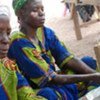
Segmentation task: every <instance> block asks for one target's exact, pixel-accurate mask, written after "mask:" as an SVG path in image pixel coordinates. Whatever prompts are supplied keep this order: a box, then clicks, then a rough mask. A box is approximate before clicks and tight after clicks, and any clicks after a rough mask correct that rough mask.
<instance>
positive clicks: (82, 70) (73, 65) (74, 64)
mask: <svg viewBox="0 0 100 100" xmlns="http://www.w3.org/2000/svg"><path fill="white" fill-rule="evenodd" d="M64 67H65V68H68V69H71V70H73V71H75V72H76V73H79V74H89V73H95V72H96V71H95V70H93V69H91V68H90V67H89V66H87V65H86V64H85V63H84V62H82V61H81V60H79V59H77V58H73V59H72V60H70V61H69V62H68V63H66V64H65V65H64Z"/></svg>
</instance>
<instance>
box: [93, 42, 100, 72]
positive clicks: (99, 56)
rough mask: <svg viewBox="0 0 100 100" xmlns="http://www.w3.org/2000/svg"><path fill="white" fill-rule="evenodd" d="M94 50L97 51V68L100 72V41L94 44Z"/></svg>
mask: <svg viewBox="0 0 100 100" xmlns="http://www.w3.org/2000/svg"><path fill="white" fill-rule="evenodd" d="M94 51H95V55H96V59H97V63H98V68H97V70H98V71H99V72H100V43H99V44H96V45H95V46H94Z"/></svg>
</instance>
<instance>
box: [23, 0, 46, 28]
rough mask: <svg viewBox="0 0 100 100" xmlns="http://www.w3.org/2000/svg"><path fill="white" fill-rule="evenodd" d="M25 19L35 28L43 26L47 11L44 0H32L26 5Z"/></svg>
mask: <svg viewBox="0 0 100 100" xmlns="http://www.w3.org/2000/svg"><path fill="white" fill-rule="evenodd" d="M26 9H27V10H26V11H25V12H23V13H25V16H24V18H25V19H24V21H25V22H26V23H27V24H28V25H30V26H31V27H33V28H38V27H41V26H43V24H44V22H45V13H44V7H43V4H42V0H32V1H31V2H30V3H28V4H27V6H26Z"/></svg>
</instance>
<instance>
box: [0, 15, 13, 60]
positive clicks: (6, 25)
mask: <svg viewBox="0 0 100 100" xmlns="http://www.w3.org/2000/svg"><path fill="white" fill-rule="evenodd" d="M10 31H11V27H10V22H9V18H8V17H7V16H5V15H0V59H2V58H5V57H7V53H8V49H9V34H10Z"/></svg>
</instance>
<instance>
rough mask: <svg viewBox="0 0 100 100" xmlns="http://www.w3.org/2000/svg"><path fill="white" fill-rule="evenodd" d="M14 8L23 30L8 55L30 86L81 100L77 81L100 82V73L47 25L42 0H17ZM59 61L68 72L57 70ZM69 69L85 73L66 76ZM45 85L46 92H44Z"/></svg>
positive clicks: (50, 99) (64, 99)
mask: <svg viewBox="0 0 100 100" xmlns="http://www.w3.org/2000/svg"><path fill="white" fill-rule="evenodd" d="M13 7H14V10H15V13H16V15H17V16H18V18H19V22H20V27H21V29H20V32H14V33H13V34H12V37H11V46H10V49H9V52H8V56H9V57H10V58H11V59H15V60H16V62H17V64H18V65H19V69H20V70H21V71H22V73H23V75H24V76H25V77H26V78H27V80H28V81H29V83H30V85H31V86H32V87H33V88H39V89H41V91H40V92H39V93H41V94H42V96H44V97H45V98H47V99H48V100H58V99H61V100H77V99H78V96H77V94H78V90H77V87H76V85H75V84H73V83H75V82H81V81H86V82H87V81H89V82H92V81H95V82H97V83H100V81H99V78H100V73H96V72H95V71H94V70H93V69H91V68H89V67H88V66H87V65H86V64H85V63H83V62H82V61H80V60H78V59H76V58H75V57H74V56H73V55H72V54H71V53H70V52H69V51H68V50H67V49H66V48H65V47H64V46H63V44H62V43H60V41H59V40H58V38H57V37H56V36H55V33H54V32H53V31H52V30H51V29H49V28H47V27H44V25H43V24H44V21H45V13H44V8H43V5H42V0H14V1H13ZM55 62H56V64H57V65H58V66H59V68H60V69H61V73H64V75H63V74H57V73H56V71H55ZM22 65H23V66H22ZM68 70H73V71H75V72H76V73H78V74H80V73H81V75H65V73H66V72H68ZM82 74H84V75H82ZM44 88H46V92H44V93H42V91H43V89H44ZM50 95H51V96H50Z"/></svg>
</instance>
